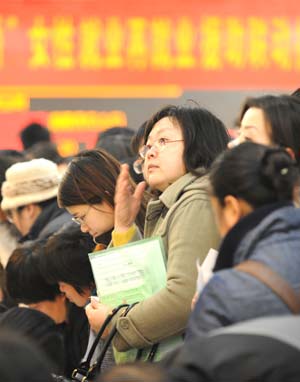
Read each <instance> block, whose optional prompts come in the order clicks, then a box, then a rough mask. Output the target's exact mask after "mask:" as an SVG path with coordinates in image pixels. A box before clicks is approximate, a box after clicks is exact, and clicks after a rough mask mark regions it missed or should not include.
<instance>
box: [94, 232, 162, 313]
mask: <svg viewBox="0 0 300 382" xmlns="http://www.w3.org/2000/svg"><path fill="white" fill-rule="evenodd" d="M89 258H90V262H91V266H92V270H93V274H94V279H95V282H96V288H97V294H98V297H99V300H100V301H101V302H102V303H104V304H106V305H109V306H111V307H112V308H114V307H116V306H117V305H120V304H123V303H128V304H132V303H134V302H139V301H143V300H145V299H146V298H148V297H150V296H152V295H153V294H154V293H156V292H158V291H159V290H160V289H162V288H164V287H165V285H166V280H167V277H166V261H165V253H164V247H163V243H162V240H161V238H160V237H154V238H150V239H144V240H139V241H136V242H133V243H130V244H126V245H123V246H120V247H115V248H109V249H106V250H103V251H99V252H93V253H90V254H89Z"/></svg>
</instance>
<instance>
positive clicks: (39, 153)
mask: <svg viewBox="0 0 300 382" xmlns="http://www.w3.org/2000/svg"><path fill="white" fill-rule="evenodd" d="M26 156H27V157H28V158H29V159H35V158H45V159H48V160H51V161H52V162H54V163H56V164H62V163H64V162H66V160H65V159H64V158H63V157H62V156H61V155H60V154H59V152H58V150H57V146H56V144H55V143H53V142H37V143H35V144H34V145H32V146H30V147H29V148H28V149H27V150H26Z"/></svg>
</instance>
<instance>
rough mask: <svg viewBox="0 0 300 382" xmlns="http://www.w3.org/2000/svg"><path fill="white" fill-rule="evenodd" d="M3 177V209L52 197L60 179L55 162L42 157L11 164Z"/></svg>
mask: <svg viewBox="0 0 300 382" xmlns="http://www.w3.org/2000/svg"><path fill="white" fill-rule="evenodd" d="M5 178H6V180H5V182H3V184H2V198H3V199H2V203H1V208H2V210H4V211H5V210H10V209H12V208H17V207H20V206H25V205H27V204H30V203H39V202H43V201H44V200H48V199H51V198H54V197H55V196H56V195H57V190H58V184H59V181H60V175H59V172H58V169H57V166H56V164H55V163H53V162H51V161H50V160H48V159H43V158H41V159H33V160H31V161H29V162H20V163H15V164H13V165H12V166H11V167H9V169H7V170H6V173H5Z"/></svg>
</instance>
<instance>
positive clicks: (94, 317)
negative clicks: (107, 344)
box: [85, 298, 111, 338]
mask: <svg viewBox="0 0 300 382" xmlns="http://www.w3.org/2000/svg"><path fill="white" fill-rule="evenodd" d="M110 311H111V309H110V307H109V306H107V305H105V304H102V303H100V302H99V300H97V298H91V302H90V303H89V304H88V305H87V306H86V307H85V313H86V315H87V318H88V320H89V324H90V326H91V328H92V330H93V331H94V332H95V333H98V332H99V330H100V328H101V326H102V325H103V323H104V321H105V319H106V317H107V316H108V314H109V312H110ZM106 335H107V333H104V335H103V337H104V338H105V337H106Z"/></svg>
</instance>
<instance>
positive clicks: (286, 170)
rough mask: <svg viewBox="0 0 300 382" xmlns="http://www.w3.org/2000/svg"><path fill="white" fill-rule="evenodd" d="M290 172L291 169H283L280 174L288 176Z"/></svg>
mask: <svg viewBox="0 0 300 382" xmlns="http://www.w3.org/2000/svg"><path fill="white" fill-rule="evenodd" d="M288 172H289V169H288V168H287V167H283V168H282V169H281V170H280V174H281V175H286V174H287V173H288Z"/></svg>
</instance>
